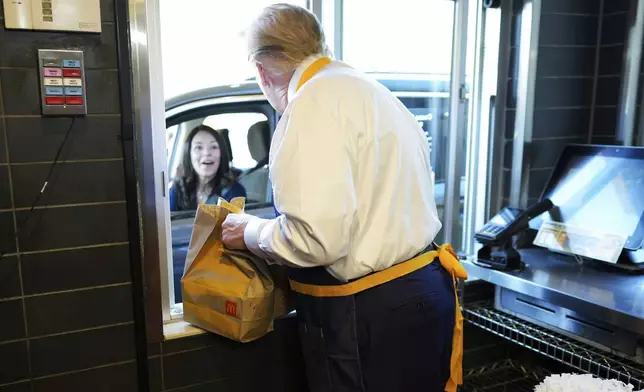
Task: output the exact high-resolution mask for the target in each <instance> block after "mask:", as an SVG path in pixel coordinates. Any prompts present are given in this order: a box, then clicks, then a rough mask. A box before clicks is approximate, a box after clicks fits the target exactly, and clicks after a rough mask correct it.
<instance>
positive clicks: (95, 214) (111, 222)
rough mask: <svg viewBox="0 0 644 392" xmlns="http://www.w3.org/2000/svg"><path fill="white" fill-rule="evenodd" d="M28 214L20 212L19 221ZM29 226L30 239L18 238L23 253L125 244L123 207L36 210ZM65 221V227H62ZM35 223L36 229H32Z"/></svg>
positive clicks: (123, 205) (122, 205)
mask: <svg viewBox="0 0 644 392" xmlns="http://www.w3.org/2000/svg"><path fill="white" fill-rule="evenodd" d="M26 213H27V212H26V211H24V212H19V213H18V214H17V215H18V220H19V221H22V220H23V219H24V216H25V214H26ZM32 219H33V221H31V222H30V223H29V225H28V227H29V230H27V231H26V233H29V232H32V234H31V236H30V237H27V236H26V235H24V236H23V235H21V237H20V247H21V250H23V251H35V250H49V249H59V248H69V247H78V246H87V245H94V244H109V243H115V242H126V241H127V240H128V237H127V225H126V223H127V216H126V210H125V204H124V203H123V204H107V205H96V206H84V207H64V208H48V209H44V210H36V211H35V212H34V216H33V218H32ZM61 222H65V224H61ZM36 223H37V227H36V229H37V230H33V231H32V230H31V228H32V227H34V225H35V224H36Z"/></svg>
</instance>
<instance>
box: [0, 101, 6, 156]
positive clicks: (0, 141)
mask: <svg viewBox="0 0 644 392" xmlns="http://www.w3.org/2000/svg"><path fill="white" fill-rule="evenodd" d="M0 115H2V105H0ZM4 141H5V133H4V122H3V121H0V163H6V162H7V152H6V145H5V142H4Z"/></svg>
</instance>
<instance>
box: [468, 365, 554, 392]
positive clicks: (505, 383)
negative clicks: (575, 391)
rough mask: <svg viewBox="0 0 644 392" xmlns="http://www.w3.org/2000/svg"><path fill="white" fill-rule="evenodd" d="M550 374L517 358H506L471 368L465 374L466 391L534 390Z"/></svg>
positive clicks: (521, 391) (512, 391) (528, 391)
mask: <svg viewBox="0 0 644 392" xmlns="http://www.w3.org/2000/svg"><path fill="white" fill-rule="evenodd" d="M549 374H550V372H549V371H547V370H545V369H542V368H538V367H528V366H526V365H524V364H522V363H520V362H518V361H516V360H513V359H506V360H504V361H501V362H496V363H493V364H488V365H486V366H482V367H479V368H476V369H471V370H468V371H466V372H465V374H463V380H464V388H463V390H464V391H466V392H488V391H489V392H492V391H494V392H502V391H508V392H510V391H511V392H532V391H534V387H535V386H536V385H537V384H539V383H540V382H541V381H542V380H543V379H544V378H546V377H547V376H548V375H549Z"/></svg>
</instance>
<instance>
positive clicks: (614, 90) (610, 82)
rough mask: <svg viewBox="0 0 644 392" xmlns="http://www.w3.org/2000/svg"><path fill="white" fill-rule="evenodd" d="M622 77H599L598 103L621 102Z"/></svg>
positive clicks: (613, 103)
mask: <svg viewBox="0 0 644 392" xmlns="http://www.w3.org/2000/svg"><path fill="white" fill-rule="evenodd" d="M620 87H621V77H619V76H617V77H609V76H607V77H603V78H598V79H597V98H596V100H595V103H596V105H599V106H601V105H617V104H619V89H620Z"/></svg>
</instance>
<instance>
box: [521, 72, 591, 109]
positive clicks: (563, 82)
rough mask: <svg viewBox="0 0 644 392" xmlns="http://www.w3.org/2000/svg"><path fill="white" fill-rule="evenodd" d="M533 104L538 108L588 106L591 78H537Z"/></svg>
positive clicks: (589, 102)
mask: <svg viewBox="0 0 644 392" xmlns="http://www.w3.org/2000/svg"><path fill="white" fill-rule="evenodd" d="M537 85H538V88H536V89H535V90H536V91H535V99H534V102H535V103H534V106H535V108H536V109H540V108H556V107H586V106H590V104H591V98H592V91H593V80H592V79H587V78H552V79H551V78H544V79H538V80H537Z"/></svg>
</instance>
